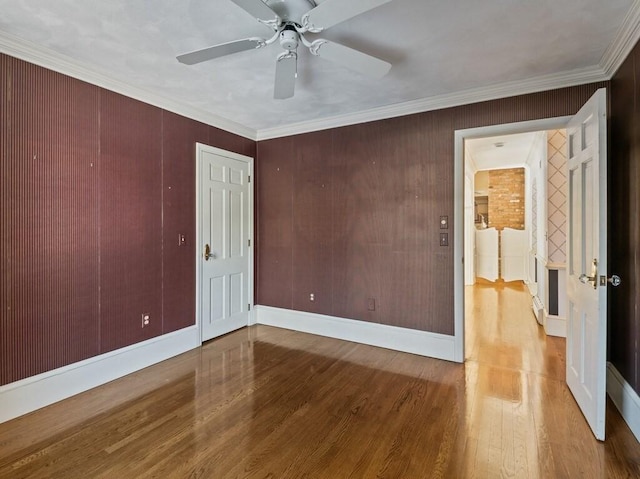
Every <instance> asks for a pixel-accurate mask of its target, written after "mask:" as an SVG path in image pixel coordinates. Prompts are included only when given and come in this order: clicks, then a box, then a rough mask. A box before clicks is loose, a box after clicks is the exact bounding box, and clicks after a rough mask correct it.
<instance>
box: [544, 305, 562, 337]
mask: <svg viewBox="0 0 640 479" xmlns="http://www.w3.org/2000/svg"><path fill="white" fill-rule="evenodd" d="M544 332H545V333H547V336H557V337H559V338H566V337H567V321H566V319H565V318H561V317H560V316H554V315H552V314H547V312H546V311H545V312H544Z"/></svg>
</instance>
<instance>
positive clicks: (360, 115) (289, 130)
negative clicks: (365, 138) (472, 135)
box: [256, 67, 608, 141]
mask: <svg viewBox="0 0 640 479" xmlns="http://www.w3.org/2000/svg"><path fill="white" fill-rule="evenodd" d="M606 80H608V78H607V77H606V76H605V75H604V73H603V72H602V71H601V70H600V68H598V67H592V68H585V69H580V70H574V71H571V72H563V73H556V74H553V75H546V76H542V77H536V78H528V79H524V80H518V81H511V82H505V83H500V84H497V85H491V86H488V87H482V88H475V89H472V90H465V91H461V92H456V93H449V94H446V95H438V96H432V97H429V98H422V99H419V100H412V101H407V102H403V103H396V104H393V105H388V106H383V107H379V108H373V109H370V110H365V111H360V112H357V113H350V114H346V115H339V116H333V117H330V118H321V119H318V120H309V121H303V122H299V123H293V124H290V125H284V126H279V127H275V128H264V129H262V130H258V132H257V137H256V139H257V140H258V141H260V140H269V139H272V138H280V137H285V136H292V135H298V134H301V133H309V132H312V131H320V130H328V129H330V128H338V127H342V126H349V125H355V124H359V123H366V122H369V121H377V120H386V119H389V118H396V117H400V116H406V115H412V114H415V113H424V112H426V111H433V110H441V109H444V108H452V107H455V106H461V105H470V104H473V103H479V102H483V101H489V100H497V99H499V98H508V97H512V96H518V95H527V94H530V93H536V92H541V91H548V90H555V89H558V88H566V87H570V86H576V85H584V84H587V83H595V82H599V81H606Z"/></svg>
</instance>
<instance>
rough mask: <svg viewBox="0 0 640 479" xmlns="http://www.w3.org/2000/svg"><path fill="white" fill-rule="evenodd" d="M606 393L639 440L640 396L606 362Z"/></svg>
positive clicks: (639, 440)
mask: <svg viewBox="0 0 640 479" xmlns="http://www.w3.org/2000/svg"><path fill="white" fill-rule="evenodd" d="M607 394H609V397H610V398H611V400H612V401H613V404H615V405H616V408H618V411H620V415H621V416H622V418H623V419H624V420H625V422H626V423H627V425H628V426H629V429H631V432H632V433H633V435H634V436H635V437H636V439H637V440H638V442H640V396H638V393H637V392H635V391H634V389H633V388H632V387H631V385H630V384H629V383H628V382H627V381H626V380H625V379H624V378H623V377H622V375H621V374H620V372H618V370H617V369H616V367H615V366H614V365H613V364H611V363H607Z"/></svg>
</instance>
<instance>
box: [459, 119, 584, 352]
mask: <svg viewBox="0 0 640 479" xmlns="http://www.w3.org/2000/svg"><path fill="white" fill-rule="evenodd" d="M571 118H572V117H570V116H564V117H557V118H545V119H542V120H531V121H522V122H518V123H507V124H502V125H492V126H482V127H478V128H468V129H466V130H456V131H455V132H454V166H453V171H454V173H453V195H454V198H453V218H454V230H453V231H454V234H453V248H454V249H453V301H454V305H453V310H454V313H453V314H454V342H455V361H458V362H463V361H464V356H465V354H464V309H465V307H464V265H463V260H464V174H465V171H464V170H465V168H464V167H465V163H464V161H465V160H464V141H465V140H466V139H472V138H485V137H490V136H498V135H510V134H514V133H528V132H532V131H543V130H553V129H557V128H565V127H566V125H567V122H568V121H569V120H570V119H571Z"/></svg>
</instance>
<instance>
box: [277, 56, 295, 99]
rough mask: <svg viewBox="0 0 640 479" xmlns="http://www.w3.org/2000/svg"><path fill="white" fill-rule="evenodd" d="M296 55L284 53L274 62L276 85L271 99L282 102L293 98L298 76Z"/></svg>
mask: <svg viewBox="0 0 640 479" xmlns="http://www.w3.org/2000/svg"><path fill="white" fill-rule="evenodd" d="M297 64H298V55H297V54H296V53H295V52H284V53H281V54H280V55H279V56H278V60H277V61H276V84H275V87H274V89H273V98H275V99H276V100H284V99H286V98H291V97H292V96H293V91H294V90H295V87H296V76H298V65H297Z"/></svg>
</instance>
